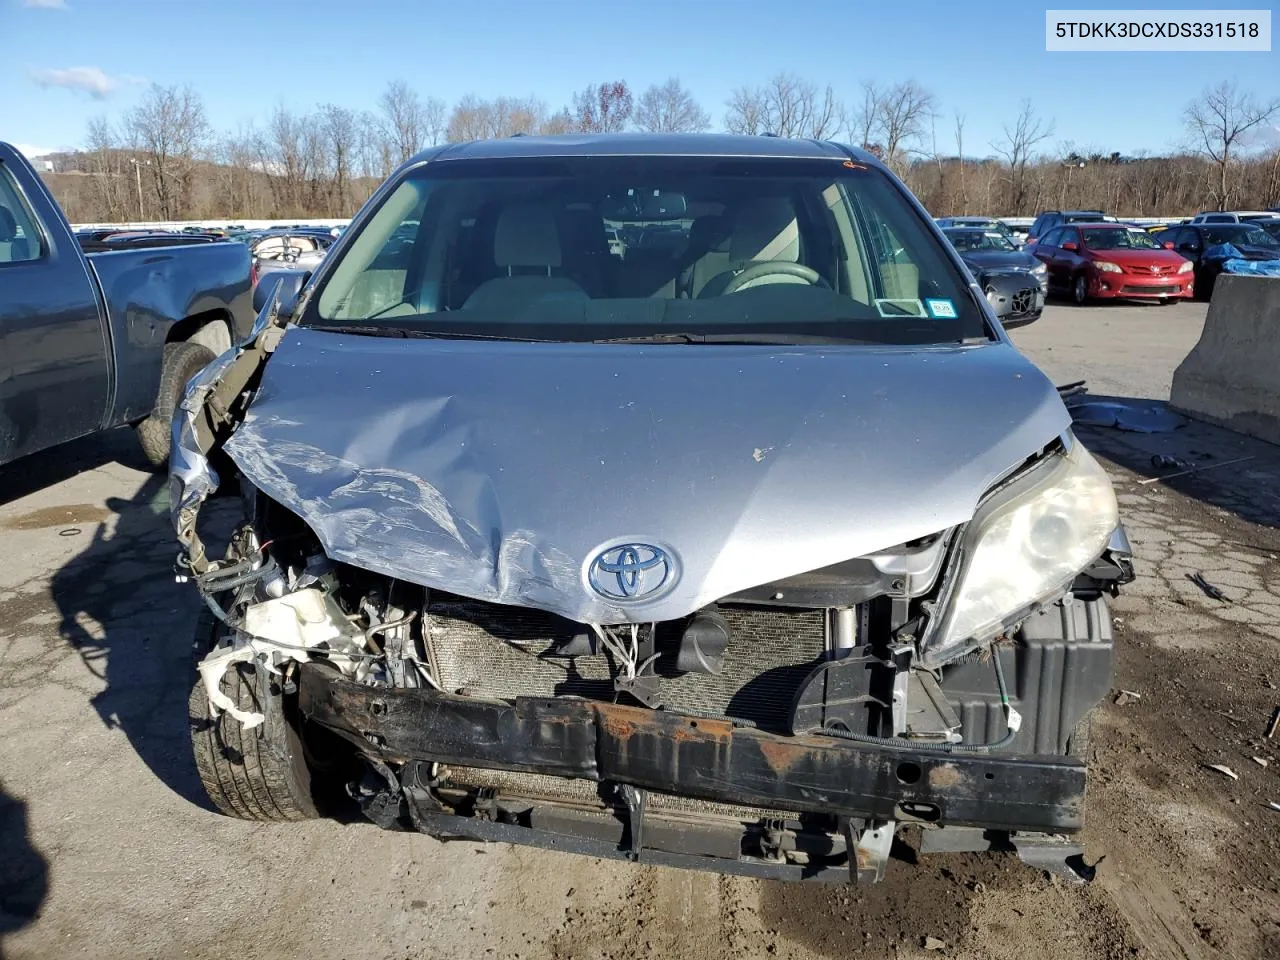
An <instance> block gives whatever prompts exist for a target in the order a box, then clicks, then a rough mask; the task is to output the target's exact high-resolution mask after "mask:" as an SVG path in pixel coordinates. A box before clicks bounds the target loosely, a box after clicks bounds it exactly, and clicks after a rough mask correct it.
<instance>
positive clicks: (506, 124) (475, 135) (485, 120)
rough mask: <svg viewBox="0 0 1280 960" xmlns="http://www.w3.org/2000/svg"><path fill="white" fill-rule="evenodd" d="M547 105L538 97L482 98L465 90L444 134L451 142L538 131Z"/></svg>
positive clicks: (450, 116)
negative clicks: (466, 92) (465, 93)
mask: <svg viewBox="0 0 1280 960" xmlns="http://www.w3.org/2000/svg"><path fill="white" fill-rule="evenodd" d="M546 116H547V105H546V104H545V103H543V102H542V101H541V100H539V99H538V98H537V97H525V98H523V99H520V98H517V97H498V98H497V99H495V100H481V99H480V98H479V97H477V96H476V95H475V94H467V95H466V96H465V97H463V98H462V99H461V100H459V101H458V102H457V104H456V105H455V106H454V108H453V112H452V113H451V114H450V115H449V123H448V126H447V127H446V131H445V136H446V138H447V139H448V140H449V142H450V143H463V142H467V141H470V140H492V139H495V138H498V137H510V136H513V135H514V134H517V133H525V134H529V133H541V132H543V127H544V125H545V121H546Z"/></svg>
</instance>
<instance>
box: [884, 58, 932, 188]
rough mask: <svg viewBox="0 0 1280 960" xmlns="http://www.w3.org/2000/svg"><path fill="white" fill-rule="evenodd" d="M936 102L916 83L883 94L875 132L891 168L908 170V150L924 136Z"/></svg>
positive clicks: (900, 84) (895, 86)
mask: <svg viewBox="0 0 1280 960" xmlns="http://www.w3.org/2000/svg"><path fill="white" fill-rule="evenodd" d="M935 103H936V101H935V99H934V96H933V94H931V93H930V92H929V91H928V90H926V89H924V87H922V86H920V84H918V83H916V82H915V81H914V80H908V81H906V82H905V83H897V84H894V85H893V86H892V87H888V88H886V89H885V90H882V91H881V92H880V98H879V106H878V108H877V111H876V126H875V129H876V130H877V132H878V134H879V136H880V139H881V141H882V142H883V143H884V159H885V162H886V163H887V164H889V165H890V166H891V167H894V168H896V169H899V170H901V169H903V168H905V166H906V159H907V158H906V152H907V147H908V146H909V145H910V144H911V143H913V142H915V141H916V140H918V139H919V138H920V137H922V136H923V135H924V133H925V125H926V124H927V123H928V122H929V120H930V118H931V117H932V116H933V113H934V105H935Z"/></svg>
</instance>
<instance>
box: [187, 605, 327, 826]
mask: <svg viewBox="0 0 1280 960" xmlns="http://www.w3.org/2000/svg"><path fill="white" fill-rule="evenodd" d="M211 620H212V616H206V617H202V618H201V625H200V628H199V630H200V631H201V634H200V636H204V637H209V636H211V635H212V633H211V631H212V624H211V623H210V621H211ZM199 639H200V637H199V636H198V637H197V644H196V649H197V652H200V653H202V652H203V651H205V650H208V649H209V647H210V646H211V645H210V644H205V643H200V642H199ZM278 679H279V678H277V677H274V676H271V675H268V674H267V673H266V671H265V670H258V669H255V668H254V667H253V666H252V665H250V664H243V663H238V664H235V665H234V666H233V667H232V669H230V670H228V671H227V672H226V675H225V676H224V677H223V678H222V684H221V686H222V692H223V693H225V694H226V695H227V696H228V697H230V698H231V699H232V701H234V702H235V704H236V706H238V707H239V708H240V709H242V710H252V711H254V712H257V713H264V714H266V717H267V719H266V722H265V723H262V724H260V725H259V726H257V727H255V728H253V729H252V730H245V729H244V727H243V726H241V724H240V721H238V720H236V719H235V717H233V716H231V715H230V714H229V713H222V714H220V715H219V716H217V717H214V716H213V715H212V711H211V710H210V707H209V697H208V695H207V694H206V693H205V689H204V683H203V682H202V681H200V680H197V681H196V685H195V688H194V689H193V690H192V691H191V699H190V700H189V702H188V707H189V714H190V719H191V749H192V753H193V754H194V755H195V761H196V770H197V771H198V772H199V774H200V782H201V783H202V784H203V785H204V789H205V792H206V793H207V794H208V795H209V799H210V800H212V801H213V804H214V806H216V807H217V808H218V809H219V810H220V811H222V812H223V813H225V814H226V815H227V816H229V817H237V818H239V819H241V820H266V821H288V820H310V819H313V818H315V817H318V816H319V815H320V814H319V811H318V810H317V807H316V802H315V799H314V797H313V795H312V789H313V786H312V780H311V773H310V770H309V769H308V767H307V762H306V759H305V754H304V751H303V745H302V738H301V737H300V736H299V735H298V731H297V727H296V725H295V724H294V723H293V722H291V721H290V719H289V717H288V715H287V711H286V708H285V704H284V703H283V697H282V696H281V695H280V694H279V693H272V692H271V690H272V687H273V685H274V684H273V681H275V680H278Z"/></svg>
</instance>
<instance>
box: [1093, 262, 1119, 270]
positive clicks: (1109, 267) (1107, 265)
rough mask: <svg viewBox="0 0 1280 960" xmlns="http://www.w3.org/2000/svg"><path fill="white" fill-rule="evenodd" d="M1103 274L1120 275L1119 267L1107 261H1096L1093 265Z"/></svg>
mask: <svg viewBox="0 0 1280 960" xmlns="http://www.w3.org/2000/svg"><path fill="white" fill-rule="evenodd" d="M1093 265H1094V266H1095V267H1097V268H1098V269H1099V270H1101V271H1102V272H1103V273H1121V272H1122V271H1121V270H1120V267H1119V266H1117V265H1116V264H1114V263H1111V262H1110V261H1107V260H1097V261H1095V262H1094V264H1093Z"/></svg>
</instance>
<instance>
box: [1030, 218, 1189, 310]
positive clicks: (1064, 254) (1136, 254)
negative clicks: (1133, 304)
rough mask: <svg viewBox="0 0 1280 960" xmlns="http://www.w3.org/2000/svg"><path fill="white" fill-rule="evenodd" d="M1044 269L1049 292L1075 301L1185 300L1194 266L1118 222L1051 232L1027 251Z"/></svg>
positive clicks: (1139, 232) (1141, 233)
mask: <svg viewBox="0 0 1280 960" xmlns="http://www.w3.org/2000/svg"><path fill="white" fill-rule="evenodd" d="M1026 250H1027V252H1028V253H1030V254H1031V255H1032V256H1034V257H1036V258H1037V259H1039V260H1042V261H1043V262H1044V264H1045V266H1046V267H1047V268H1048V272H1049V276H1048V280H1049V290H1050V292H1053V291H1058V292H1061V293H1066V294H1069V295H1070V296H1071V297H1072V298H1074V299H1075V301H1076V303H1086V302H1088V301H1089V300H1091V299H1094V298H1098V299H1116V298H1119V299H1125V300H1159V301H1160V302H1161V303H1171V302H1172V301H1174V300H1189V299H1191V297H1192V296H1193V294H1194V291H1193V290H1192V285H1193V283H1194V277H1195V273H1194V269H1195V268H1194V265H1193V264H1192V262H1191V261H1190V260H1188V259H1186V258H1185V257H1183V256H1180V255H1179V254H1176V253H1174V252H1173V251H1172V250H1169V249H1166V248H1165V247H1162V246H1161V245H1160V244H1158V243H1156V242H1155V241H1154V240H1152V239H1151V236H1150V235H1149V234H1148V233H1147V232H1146V231H1144V230H1140V229H1138V228H1137V227H1126V226H1124V225H1123V224H1117V223H1076V224H1071V225H1069V226H1065V227H1058V228H1056V229H1054V230H1050V231H1049V232H1048V234H1046V235H1045V236H1044V237H1042V238H1040V240H1039V242H1038V243H1035V244H1033V245H1032V246H1029V247H1027V248H1026Z"/></svg>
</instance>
